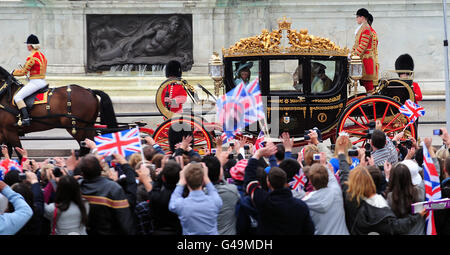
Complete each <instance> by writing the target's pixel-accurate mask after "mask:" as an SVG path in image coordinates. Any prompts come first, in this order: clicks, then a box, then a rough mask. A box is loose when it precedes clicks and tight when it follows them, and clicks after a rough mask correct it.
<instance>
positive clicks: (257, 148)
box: [255, 131, 264, 150]
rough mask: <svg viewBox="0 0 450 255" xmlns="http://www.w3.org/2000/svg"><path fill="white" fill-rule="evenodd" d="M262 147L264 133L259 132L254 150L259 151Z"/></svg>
mask: <svg viewBox="0 0 450 255" xmlns="http://www.w3.org/2000/svg"><path fill="white" fill-rule="evenodd" d="M263 147H264V132H263V131H261V132H259V135H258V138H256V142H255V149H256V150H259V149H261V148H263Z"/></svg>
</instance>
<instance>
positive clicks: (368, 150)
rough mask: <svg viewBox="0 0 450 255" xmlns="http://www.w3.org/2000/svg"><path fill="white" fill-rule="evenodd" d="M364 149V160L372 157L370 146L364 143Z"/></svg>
mask: <svg viewBox="0 0 450 255" xmlns="http://www.w3.org/2000/svg"><path fill="white" fill-rule="evenodd" d="M364 149H365V150H366V152H365V157H366V158H370V156H372V155H371V154H372V146H370V144H369V143H366V144H365V145H364Z"/></svg>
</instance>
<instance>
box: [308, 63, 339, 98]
mask: <svg viewBox="0 0 450 255" xmlns="http://www.w3.org/2000/svg"><path fill="white" fill-rule="evenodd" d="M335 74H336V61H334V60H311V93H313V94H317V93H325V92H327V91H330V90H332V89H333V86H334V82H333V81H334V77H335Z"/></svg>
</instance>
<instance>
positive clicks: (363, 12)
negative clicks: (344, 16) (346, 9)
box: [356, 8, 369, 19]
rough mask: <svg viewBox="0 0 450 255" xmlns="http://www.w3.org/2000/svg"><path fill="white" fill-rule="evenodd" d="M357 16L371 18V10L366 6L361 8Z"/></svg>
mask: <svg viewBox="0 0 450 255" xmlns="http://www.w3.org/2000/svg"><path fill="white" fill-rule="evenodd" d="M356 16H363V17H365V18H366V19H368V18H369V11H368V10H367V9H365V8H361V9H359V10H358V11H357V12H356Z"/></svg>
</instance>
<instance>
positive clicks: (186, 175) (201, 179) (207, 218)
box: [169, 162, 223, 235]
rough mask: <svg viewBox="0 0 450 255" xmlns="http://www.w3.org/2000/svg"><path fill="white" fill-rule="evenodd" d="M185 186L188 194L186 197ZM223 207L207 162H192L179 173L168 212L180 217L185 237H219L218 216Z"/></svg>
mask: <svg viewBox="0 0 450 255" xmlns="http://www.w3.org/2000/svg"><path fill="white" fill-rule="evenodd" d="M185 186H187V187H188V189H189V195H188V196H187V197H186V198H183V196H182V194H183V190H184V187H185ZM203 186H205V187H206V189H207V191H208V192H207V193H205V192H204V191H203ZM222 204H223V203H222V199H221V198H220V196H219V194H218V193H217V190H216V188H215V187H214V185H213V184H212V183H211V180H210V179H209V177H208V168H207V167H206V165H205V163H192V162H191V163H189V164H188V165H186V166H185V167H184V168H183V170H182V171H181V172H180V180H179V182H178V184H177V187H176V188H175V190H174V192H173V193H172V196H171V197H170V202H169V210H170V211H171V212H173V213H176V214H177V215H178V218H179V219H180V222H181V226H182V228H183V235H218V234H219V232H218V230H217V216H218V215H219V211H220V208H222Z"/></svg>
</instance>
